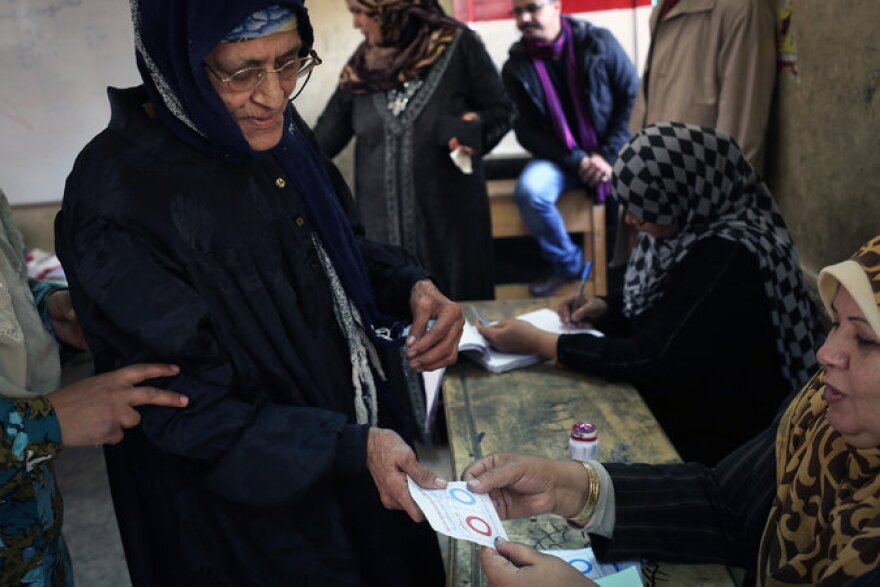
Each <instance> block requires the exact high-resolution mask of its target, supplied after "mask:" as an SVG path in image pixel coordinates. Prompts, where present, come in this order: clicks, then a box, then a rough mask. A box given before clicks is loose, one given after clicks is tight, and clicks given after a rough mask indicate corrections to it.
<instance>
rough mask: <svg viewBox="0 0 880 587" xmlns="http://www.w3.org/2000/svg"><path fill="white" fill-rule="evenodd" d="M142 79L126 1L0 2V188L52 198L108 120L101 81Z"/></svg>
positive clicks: (19, 200)
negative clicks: (79, 155)
mask: <svg viewBox="0 0 880 587" xmlns="http://www.w3.org/2000/svg"><path fill="white" fill-rule="evenodd" d="M139 83H140V76H139V75H138V72H137V67H136V65H135V58H134V41H133V37H132V25H131V16H130V12H129V5H128V2H127V1H126V0H0V188H2V189H3V191H4V192H6V196H7V197H8V198H9V201H10V202H11V203H12V204H34V203H40V202H57V201H60V200H61V196H62V195H63V193H64V180H65V179H66V178H67V175H68V173H70V169H71V168H72V166H73V162H74V159H75V158H76V156H77V154H78V153H79V152H80V150H81V149H82V148H83V147H84V146H85V144H86V143H87V142H88V141H89V140H90V139H91V138H92V137H94V136H95V135H96V134H98V133H99V132H100V131H101V130H102V129H104V128H105V127H106V126H107V122H108V120H109V118H110V107H109V105H108V103H107V86H116V87H128V86H133V85H137V84H139Z"/></svg>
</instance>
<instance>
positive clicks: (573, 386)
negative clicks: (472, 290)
mask: <svg viewBox="0 0 880 587" xmlns="http://www.w3.org/2000/svg"><path fill="white" fill-rule="evenodd" d="M474 305H475V306H476V307H477V308H478V309H479V310H480V312H481V313H483V314H484V315H485V316H486V317H488V318H491V319H500V318H503V317H506V316H515V315H517V314H522V313H524V312H527V311H530V310H535V309H539V308H542V307H546V305H547V302H546V301H545V300H534V299H532V300H508V301H495V302H478V303H475V304H474ZM466 307H467V305H465V308H466ZM551 307H552V306H551ZM466 313H467V310H466ZM443 387H444V389H443V393H444V399H445V409H446V423H447V426H448V431H449V447H450V451H451V456H452V467H453V472H454V474H455V478H459V477H460V476H461V473H462V471H463V470H464V469H465V467H467V465H468V464H470V463H471V462H473V461H474V460H475V459H478V458H480V457H482V456H485V455H488V454H490V453H493V452H521V453H527V454H535V455H543V456H547V457H552V458H567V456H568V454H567V450H568V444H567V443H568V434H569V431H570V430H571V425H572V424H573V423H574V422H576V421H579V420H586V421H589V422H592V423H593V424H594V425H596V427H597V429H598V431H599V458H600V460H602V461H613V462H649V463H670V462H677V461H678V460H679V457H678V454H677V453H676V452H675V449H674V448H673V446H672V444H671V443H670V442H669V439H668V438H667V437H666V435H665V434H664V432H663V430H662V429H661V428H660V426H659V424H658V423H657V421H656V420H655V419H654V416H653V415H652V414H651V412H650V410H649V409H648V407H647V405H646V404H645V402H644V401H643V400H642V398H641V397H640V396H639V394H638V393H637V392H636V390H635V389H634V388H633V387H631V386H629V385H626V384H618V383H609V382H607V381H603V380H601V379H597V378H591V377H586V376H584V375H581V374H577V373H574V372H572V371H568V370H566V369H564V368H561V367H556V366H555V365H553V364H552V363H550V362H545V363H541V364H538V365H535V366H533V367H529V368H526V369H518V370H516V371H511V372H508V373H502V374H492V373H489V372H488V371H486V370H484V369H483V368H482V367H480V366H478V365H477V364H476V363H473V362H471V361H469V360H467V359H465V358H462V359H461V360H460V361H459V363H458V364H457V365H455V366H453V367H451V368H449V369H448V370H447V372H446V379H445V382H444V386H443ZM504 527H505V529H506V530H507V533H508V535H509V537H510V539H511V540H515V541H519V542H525V543H527V544H531V545H532V546H534V547H535V548H539V549H554V550H555V549H577V548H583V547H585V546H587V545H588V543H587V542H586V541H585V540H584V538H583V536H582V535H581V533H580V532H577V531H574V530H572V529H571V528H570V527H569V526H568V525H567V524H566V522H565V520H563V519H562V518H559V517H556V516H551V515H545V516H538V517H533V518H530V519H525V520H511V521H508V522H505V523H504ZM656 570H657V571H658V572H659V574H658V575H657V576H658V577H659V576H662V577H664V579H662V580H658V581H657V583H658V584H660V583H667V584H669V585H725V586H727V585H733V582H732V581H731V578H730V573H729V572H728V570H727V569H726V568H725V567H723V566H720V565H671V564H662V565H660V568H659V569H656ZM667 581H668V582H667ZM447 585H450V586H456V587H457V586H466V585H474V586H477V585H486V578H485V576H484V575H483V574H482V573H481V572H480V564H479V547H478V546H476V545H474V544H471V543H469V542H464V541H459V540H453V541H452V545H451V548H450V556H449V569H448V576H447Z"/></svg>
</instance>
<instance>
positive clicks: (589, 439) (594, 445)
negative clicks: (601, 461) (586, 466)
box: [568, 422, 599, 461]
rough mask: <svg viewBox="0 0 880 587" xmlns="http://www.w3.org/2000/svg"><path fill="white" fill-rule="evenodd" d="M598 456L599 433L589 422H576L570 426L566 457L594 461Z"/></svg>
mask: <svg viewBox="0 0 880 587" xmlns="http://www.w3.org/2000/svg"><path fill="white" fill-rule="evenodd" d="M598 457H599V433H598V432H596V427H595V426H593V425H592V424H590V423H589V422H578V423H576V424H575V425H573V426H572V427H571V436H570V437H569V438H568V458H570V459H575V460H578V461H590V460H593V461H595V460H596V459H597V458H598Z"/></svg>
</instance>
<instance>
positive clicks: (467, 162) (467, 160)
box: [449, 147, 474, 175]
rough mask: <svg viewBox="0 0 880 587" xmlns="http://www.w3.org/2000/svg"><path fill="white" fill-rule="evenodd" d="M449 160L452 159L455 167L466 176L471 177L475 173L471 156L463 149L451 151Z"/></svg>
mask: <svg viewBox="0 0 880 587" xmlns="http://www.w3.org/2000/svg"><path fill="white" fill-rule="evenodd" d="M449 158H450V159H452V162H453V163H454V164H455V166H456V167H458V168H459V169H460V170H461V172H462V173H464V174H465V175H470V174H472V173H473V172H474V167H473V165H472V163H471V156H470V155H468V154H467V153H465V152H464V150H463V149H462V148H461V147H458V148H457V149H455V150H454V151H450V152H449Z"/></svg>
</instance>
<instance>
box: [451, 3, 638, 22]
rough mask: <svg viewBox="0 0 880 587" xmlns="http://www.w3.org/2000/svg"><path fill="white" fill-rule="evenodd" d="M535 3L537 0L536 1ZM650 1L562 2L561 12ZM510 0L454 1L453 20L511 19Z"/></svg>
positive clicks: (589, 10)
mask: <svg viewBox="0 0 880 587" xmlns="http://www.w3.org/2000/svg"><path fill="white" fill-rule="evenodd" d="M536 1H537V0H536ZM650 5H651V0H562V11H563V12H565V13H566V14H569V13H572V12H592V11H596V10H616V9H632V8H636V7H637V6H650ZM511 7H512V3H511V1H510V0H454V2H453V10H454V13H455V18H457V19H459V20H463V21H466V22H477V21H480V20H498V19H504V18H512V14H511Z"/></svg>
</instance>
